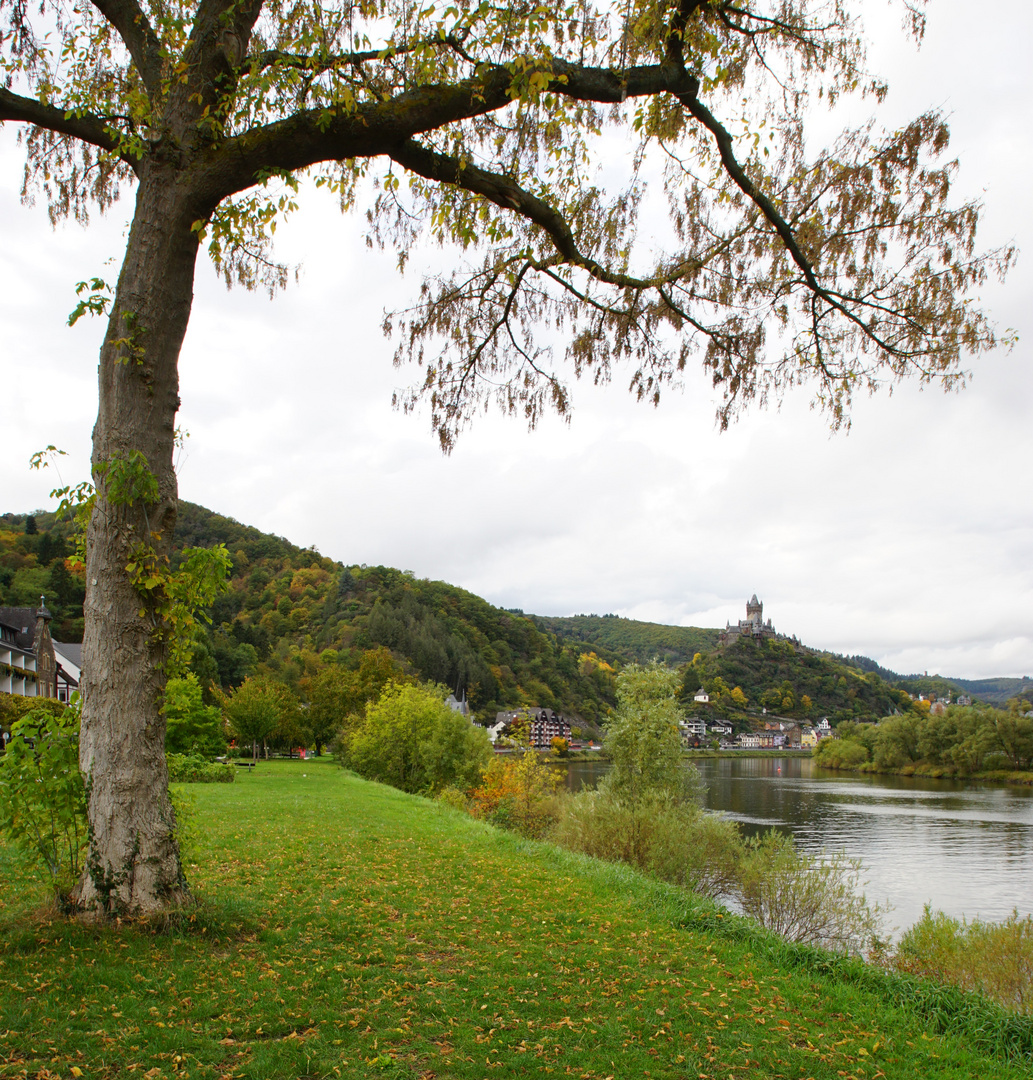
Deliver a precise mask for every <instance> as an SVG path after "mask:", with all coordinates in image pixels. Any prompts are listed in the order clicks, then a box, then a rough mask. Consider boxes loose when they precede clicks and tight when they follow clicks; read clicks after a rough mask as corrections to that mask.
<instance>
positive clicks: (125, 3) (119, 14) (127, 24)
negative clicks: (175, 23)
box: [92, 0, 162, 101]
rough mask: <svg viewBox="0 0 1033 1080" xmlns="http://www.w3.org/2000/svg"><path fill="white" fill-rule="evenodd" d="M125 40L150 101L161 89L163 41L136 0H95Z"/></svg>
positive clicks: (98, 7) (95, 3) (98, 8)
mask: <svg viewBox="0 0 1033 1080" xmlns="http://www.w3.org/2000/svg"><path fill="white" fill-rule="evenodd" d="M92 3H93V6H94V7H95V8H96V9H97V10H98V11H99V12H100V13H101V15H103V16H104V18H105V19H107V20H108V22H109V23H111V25H112V26H113V27H114V28H115V30H116V31H117V32H118V36H119V37H120V38H121V39H122V40H123V41H124V42H125V46H126V48H127V49H128V50H129V55H130V56H131V57H132V58H133V63H134V64H135V65H136V70H137V71H138V72H139V73H140V78H141V79H142V80H143V84H144V86H145V87H146V88H147V93H148V95H149V97H150V98H151V101H156V100H157V98H158V95H159V94H160V92H161V64H162V58H161V42H160V41H159V40H158V36H157V35H156V34H155V32H154V30H153V29H152V28H151V24H150V23H149V22H148V21H147V16H146V15H144V13H143V11H142V10H141V9H140V8H139V7H138V6H137V4H136V0H92Z"/></svg>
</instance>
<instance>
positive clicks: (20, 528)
mask: <svg viewBox="0 0 1033 1080" xmlns="http://www.w3.org/2000/svg"><path fill="white" fill-rule="evenodd" d="M216 543H223V544H225V545H226V547H227V549H228V550H229V552H230V554H231V556H232V570H231V577H230V583H229V589H228V591H227V592H226V593H225V595H223V596H221V597H220V598H219V599H218V600H217V601H216V603H215V605H214V606H213V608H212V609H211V612H210V615H211V618H212V624H211V626H210V627H209V628H207V629H205V630H204V631H202V632H201V633H200V634H199V636H198V638H197V641H196V642H195V648H194V668H195V671H196V672H197V674H198V676H199V677H200V678H201V681H202V684H204V685H207V684H208V683H210V682H214V683H217V684H221V685H222V686H223V687H231V686H236V685H238V684H239V683H240V682H241V681H242V680H243V679H244V678H246V677H247V676H248V675H253V674H267V675H271V676H273V677H275V678H277V679H279V680H281V681H284V682H287V683H289V684H291V685H292V686H295V687H296V688H299V689H301V690H302V691H303V690H304V685H303V684H304V680H305V679H306V678H307V677H312V676H315V675H318V673H319V672H320V670H321V669H323V668H325V667H326V666H327V665H334V664H338V665H343V666H345V667H349V668H350V667H357V666H358V664H359V663H360V660H361V658H362V656H363V654H364V653H365V652H367V651H368V650H370V649H375V648H378V647H379V648H383V649H385V650H389V651H390V653H391V656H392V657H393V663H394V664H395V665H396V666H397V667H399V668H404V669H405V670H407V671H409V672H411V673H414V674H417V675H419V676H421V677H422V678H424V679H430V680H433V681H435V682H440V683H443V684H445V685H446V686H448V687H449V688H450V689H452V690H453V691H455V692H456V693H457V694H458V695H462V694H463V693H465V694H466V695H467V696H468V698H469V700H470V702H471V705H472V706H473V708H474V709H475V711H476V714H477V716H478V718H479V719H481V720H487V719H489V718H493V717H494V714H495V712H497V711H498V710H500V709H504V708H514V707H517V706H521V705H536V706H545V707H548V708H555V709H558V710H560V711H562V712H564V713H567V714H568V715H571V716H574V717H580V718H581V719H582V720H584V721H586V722H587V723H588V724H598V723H599V722H600V721H602V720H603V719H604V718H605V716H606V713H607V711H608V710H609V708H610V707H612V705H613V704H614V677H615V669H617V668H619V667H620V666H621V665H622V664H624V663H627V662H630V661H639V662H645V661H649V660H651V659H653V658H654V657H658V658H660V659H662V660H664V661H665V662H667V663H669V664H671V665H672V666H675V667H678V668H682V669H683V673H684V690H685V695H686V702H687V703H688V704H690V706H691V704H692V694H693V692H694V691H695V689H696V688H697V687H699V686H700V685H703V686H704V687H705V688H706V689H708V691H710V690H712V691H713V693H712V695H711V702H710V703H709V704H708V705H706V706H705V709H706V711H709V712H714V711H717V712H718V713H721V714H723V715H725V716H726V717H728V718H730V719H733V718H734V719H736V720H741V721H742V723H743V724H744V725H746V724H747V722H748V719H749V718H750V717H753V718H756V717H758V716H760V715H763V712H762V710H765V709H766V710H767V712H768V713H769V714H771V713H775V714H779V715H789V716H791V717H793V718H797V719H805V718H813V717H815V716H818V715H829V716H835V717H839V718H844V717H846V716H848V715H849V716H852V717H853V718H857V719H860V718H865V719H869V718H876V717H878V716H882V715H885V714H886V713H887V712H891V711H893V710H894V709H895V708H898V707H906V706H904V701H903V699H901V697H900V694H899V690H900V689H906V690H908V691H910V692H911V693H926V694H928V693H935V694H937V695H945V694H946V693H947V692H948V691H953V692H954V693H957V691H958V690H964V691H967V692H969V693H973V694H975V695H977V696H979V697H980V698H983V699H984V700H987V701H991V702H994V703H1003V702H1004V701H1005V700H1007V699H1008V698H1010V697H1014V696H1017V695H1022V696H1027V695H1029V694H1030V688H1031V684H1030V682H1029V680H1017V679H995V680H980V681H979V682H969V681H967V680H947V679H943V678H940V677H939V676H929V677H927V676H900V675H897V674H896V673H895V672H890V671H886V670H883V669H881V668H879V666H878V665H877V664H875V663H874V662H873V661H871V660H869V659H867V658H866V657H842V656H834V655H831V654H824V653H817V652H815V651H814V650H811V649H806V648H803V647H797V646H793V645H791V644H790V643H788V642H771V643H767V644H765V645H756V646H754V645H752V644H749V643H741V644H739V645H735V646H730V647H728V648H722V647H719V646H718V644H717V636H718V631H717V630H712V629H702V628H699V627H684V626H664V625H661V624H657V623H647V622H639V621H637V620H634V619H624V618H621V617H619V616H616V615H604V616H597V615H579V616H573V617H570V618H551V617H545V616H536V615H524V613H523V612H520V611H516V610H510V611H507V610H503V609H501V608H496V607H493V606H492V605H490V604H489V603H487V602H486V601H485V600H482V599H481V598H480V597H477V596H474V595H473V594H472V593H469V592H466V591H465V590H464V589H460V588H457V587H456V586H453V585H448V584H446V583H444V582H440V581H423V580H418V579H417V578H415V577H413V576H412V575H411V574H407V573H404V572H403V571H400V570H395V569H392V568H390V567H385V566H374V567H370V566H345V565H344V564H342V563H340V562H336V561H334V560H332V559H329V558H326V557H325V556H323V555H321V554H320V553H319V552H318V551H315V550H312V549H306V548H300V547H298V546H297V545H295V544H292V543H290V542H289V541H288V540H286V539H284V538H282V537H278V536H272V535H269V534H267V533H263V532H260V531H259V530H258V529H254V528H251V527H249V526H246V525H241V524H240V523H239V522H237V521H234V520H233V519H232V518H227V517H223V516H222V515H220V514H215V513H213V512H212V511H210V510H206V509H205V508H204V507H201V506H197V505H195V504H193V503H188V502H183V503H181V504H180V511H179V518H178V522H177V527H176V537H175V544H176V551H177V552H178V551H181V550H182V548H184V547H188V546H210V545H212V544H216ZM72 548H73V545H72V544H71V542H70V526H69V525H68V524H67V523H66V522H62V521H58V520H56V519H55V516H54V515H53V514H52V513H44V512H42V511H39V512H37V513H36V514H30V515H24V514H22V515H15V514H5V515H3V516H0V605H10V606H30V605H34V604H36V603H38V600H39V597H40V595H45V596H46V598H47V606H48V607H49V608H50V610H51V611H52V612H53V614H54V623H53V625H52V630H53V632H54V636H55V638H57V639H58V640H65V641H78V640H81V635H82V601H83V579H82V573H81V571H77V570H76V569H75V566H74V564H73V563H72V562H71V561H70V560H69V559H68V556H69V555H70V554H71V552H72ZM696 654H700V659H699V660H698V661H697V662H696V663H695V664H693V658H694V657H695V656H696ZM735 691H738V693H737V694H736V693H734V692H735Z"/></svg>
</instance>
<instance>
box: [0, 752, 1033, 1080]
mask: <svg viewBox="0 0 1033 1080" xmlns="http://www.w3.org/2000/svg"><path fill="white" fill-rule="evenodd" d="M189 797H190V805H191V806H192V807H193V808H194V809H193V811H192V820H193V821H194V822H195V824H194V825H193V827H192V828H191V829H190V831H189V833H187V835H186V837H185V838H184V840H183V841H182V842H183V843H184V844H185V846H186V861H187V862H188V864H189V869H188V873H189V876H190V882H191V886H192V887H193V889H194V890H195V894H196V895H197V896H198V897H199V898H200V900H201V903H200V904H199V905H198V907H197V908H196V909H195V910H193V911H191V912H190V921H189V923H188V922H187V921H186V919H185V917H184V918H182V919H181V921H178V922H174V923H173V925H172V928H171V929H168V930H165V931H164V932H163V931H162V930H161V929H157V930H156V929H155V928H154V927H153V926H147V925H146V924H144V925H143V927H142V928H140V929H136V928H135V927H127V926H123V927H122V928H121V930H118V931H116V930H108V929H104V928H97V927H94V926H84V925H83V924H81V923H79V922H76V921H74V920H66V919H61V918H55V917H53V914H52V913H51V912H49V911H48V910H47V909H46V907H45V906H44V905H45V903H46V901H47V899H48V897H47V896H46V894H45V890H44V888H43V886H42V885H41V884H40V883H39V882H38V881H37V880H35V879H33V878H31V877H29V876H28V873H27V871H26V870H25V868H24V864H23V863H22V862H21V861H20V860H18V861H16V860H15V859H14V858H13V857H12V856H13V852H11V850H10V849H9V848H7V847H5V846H3V845H0V871H2V872H3V874H4V881H5V885H6V887H5V888H4V889H3V890H0V928H2V930H3V933H2V934H0V970H2V971H3V977H4V985H6V986H7V987H8V988H9V989H8V991H7V992H6V993H4V994H2V995H0V1031H3V1033H4V1035H3V1053H4V1065H5V1069H4V1071H3V1075H4V1076H7V1077H12V1078H14V1077H25V1076H29V1077H39V1078H46V1077H54V1078H56V1077H74V1076H77V1075H81V1076H83V1077H84V1078H85V1080H92V1078H94V1077H97V1078H104V1080H108V1078H115V1077H118V1076H123V1077H132V1076H139V1077H141V1078H143V1077H147V1076H150V1077H152V1078H155V1080H157V1078H174V1077H184V1078H186V1077H190V1078H192V1080H217V1078H220V1077H231V1076H236V1077H244V1076H246V1077H248V1078H249V1080H283V1078H290V1077H339V1078H340V1080H370V1078H371V1077H379V1078H382V1080H416V1078H417V1077H420V1078H423V1080H432V1078H435V1077H437V1078H440V1080H446V1078H447V1080H484V1078H485V1077H489V1076H490V1077H493V1078H495V1080H528V1078H530V1077H535V1076H537V1077H542V1078H543V1080H545V1078H548V1077H554V1078H556V1080H560V1078H566V1077H574V1078H579V1080H605V1078H608V1077H613V1076H618V1077H621V1078H625V1077H649V1078H650V1080H687V1078H689V1077H691V1078H693V1080H695V1078H697V1077H700V1078H703V1080H716V1078H718V1077H720V1078H721V1080H725V1078H726V1077H729V1076H734V1077H743V1078H746V1077H752V1078H754V1080H757V1078H760V1077H779V1076H781V1077H794V1078H803V1077H815V1078H821V1080H837V1077H839V1076H842V1077H847V1076H852V1077H856V1078H861V1077H865V1078H869V1080H870V1078H872V1077H877V1076H880V1075H882V1076H886V1077H890V1078H891V1080H895V1078H904V1077H907V1078H915V1077H922V1078H926V1077H930V1078H932V1077H935V1078H936V1080H962V1078H971V1077H993V1078H995V1080H1020V1078H1023V1077H1026V1078H1028V1076H1029V1058H1028V1055H1029V1052H1030V1046H1031V1041H1033V1040H1031V1030H1030V1028H1031V1025H1030V1023H1029V1021H1028V1019H1024V1018H1022V1017H1017V1016H1014V1015H1010V1014H1008V1013H1006V1012H1004V1011H1003V1010H1002V1009H999V1008H997V1007H996V1006H993V1005H990V1004H989V1003H987V1002H985V1001H983V1000H981V999H978V998H975V997H974V996H971V995H962V994H960V993H959V992H957V991H952V990H950V989H946V988H941V987H937V986H934V985H932V984H929V983H921V982H919V981H918V980H917V979H913V978H910V977H907V976H900V975H893V974H889V973H886V972H883V971H881V970H879V969H878V968H875V967H867V966H865V965H863V964H861V963H860V962H859V961H852V960H846V959H844V958H841V957H835V956H832V955H830V954H827V953H821V952H818V951H816V950H814V949H809V948H805V947H801V946H791V945H788V944H787V943H785V942H784V941H781V940H780V939H777V938H775V937H774V936H773V935H770V934H767V933H765V932H764V931H761V930H759V929H757V928H756V927H753V926H751V925H750V924H749V923H747V922H746V921H745V920H743V919H741V918H738V917H737V916H735V915H733V914H731V913H730V912H726V911H722V910H719V909H717V908H716V907H715V906H714V905H713V904H712V903H711V902H710V901H707V900H704V899H702V898H700V897H698V896H695V895H694V894H692V893H690V892H688V891H687V890H679V889H676V888H674V887H673V886H667V885H663V884H660V883H659V882H656V881H650V880H648V879H647V878H644V877H642V876H641V875H640V874H638V873H635V872H633V871H631V870H630V869H628V868H627V867H618V866H613V865H610V864H606V863H603V862H601V861H597V860H595V859H586V858H581V857H576V856H572V855H570V854H569V853H566V852H564V851H562V850H561V849H560V848H558V847H556V846H554V845H552V844H539V843H531V842H528V841H525V840H521V839H519V838H517V837H515V836H513V835H512V834H508V833H505V832H502V831H501V830H497V829H493V828H490V827H488V826H486V825H484V824H482V823H481V822H477V821H474V820H473V819H472V818H470V817H468V816H466V815H463V814H458V813H456V812H455V811H451V810H449V809H447V808H446V807H445V806H443V805H442V804H441V803H434V802H430V801H428V800H424V799H418V798H415V797H413V796H410V795H405V794H403V793H402V792H399V791H395V790H394V789H393V788H389V787H384V786H381V785H379V784H371V783H367V782H365V781H362V780H359V779H358V778H357V777H355V776H351V775H349V774H347V773H345V772H343V771H342V770H339V769H337V768H336V767H335V766H334V765H332V764H324V763H313V762H312V761H311V759H310V760H309V761H307V762H304V763H301V762H286V761H284V762H264V763H263V764H262V765H260V766H259V767H258V768H257V769H256V770H255V772H254V773H253V774H251V773H248V774H246V775H242V776H240V777H239V778H238V780H237V782H236V783H233V784H197V785H190V796H189ZM1009 1058H1011V1059H1012V1060H1009Z"/></svg>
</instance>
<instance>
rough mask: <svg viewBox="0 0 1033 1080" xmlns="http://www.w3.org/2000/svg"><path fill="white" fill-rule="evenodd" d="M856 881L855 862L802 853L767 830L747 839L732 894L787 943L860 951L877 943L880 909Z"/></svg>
mask: <svg viewBox="0 0 1033 1080" xmlns="http://www.w3.org/2000/svg"><path fill="white" fill-rule="evenodd" d="M859 885H860V864H859V863H857V862H854V861H852V860H850V859H847V858H846V857H845V856H843V855H833V856H832V857H831V858H827V859H818V858H814V857H812V856H810V855H806V854H804V853H803V852H801V851H799V850H797V848H796V847H795V846H794V844H793V841H792V838H790V837H788V836H783V835H782V834H781V833H778V832H776V831H775V830H774V829H772V830H771V831H770V832H768V833H765V834H764V835H763V836H761V837H753V838H751V839H750V840H748V841H747V843H746V855H745V858H744V859H743V860H742V861H741V863H740V866H739V871H738V881H737V883H736V887H735V898H736V900H738V902H739V904H740V905H741V907H742V910H743V912H744V914H746V915H749V916H750V917H751V918H753V919H756V920H757V922H759V923H760V924H761V925H762V926H765V927H767V928H768V929H769V930H771V931H773V932H774V933H776V934H778V935H779V936H780V937H783V938H785V939H786V941H793V942H798V943H801V944H805V945H817V946H820V947H822V948H826V949H831V950H833V951H834V952H843V953H859V954H863V953H866V952H869V951H870V950H871V949H872V947H873V946H874V945H875V944H876V942H877V939H878V932H879V921H880V914H881V909H880V908H879V907H878V905H875V906H872V905H870V904H869V903H868V901H867V900H866V899H865V897H864V894H863V893H860V892H858V888H859Z"/></svg>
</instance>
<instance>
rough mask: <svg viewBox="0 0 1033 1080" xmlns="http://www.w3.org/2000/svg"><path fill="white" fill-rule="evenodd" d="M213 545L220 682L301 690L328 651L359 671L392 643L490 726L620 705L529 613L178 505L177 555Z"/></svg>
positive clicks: (583, 660)
mask: <svg viewBox="0 0 1033 1080" xmlns="http://www.w3.org/2000/svg"><path fill="white" fill-rule="evenodd" d="M216 543H224V544H225V545H226V547H227V548H228V549H229V551H230V553H231V555H232V557H233V568H232V571H231V580H230V589H229V591H228V592H227V593H226V594H225V595H224V596H221V597H220V598H219V599H218V600H217V601H216V603H215V605H214V606H213V608H212V610H211V616H212V627H211V630H210V631H209V632H208V633H207V635H206V641H205V642H203V643H202V645H203V646H204V647H205V648H207V650H208V651H209V653H210V661H211V663H214V667H215V669H216V670H217V677H218V679H219V681H220V682H221V683H222V684H223V685H227V686H228V685H234V684H236V683H237V682H239V681H240V680H241V679H242V678H243V677H244V676H245V675H247V674H250V673H251V672H252V671H255V670H264V671H268V672H270V673H272V674H275V675H277V676H278V677H280V678H283V679H285V680H287V681H290V682H297V681H298V680H300V678H301V677H302V676H303V675H304V674H306V673H309V674H310V673H311V672H312V671H313V670H314V669H315V668H316V667H317V666H318V664H319V663H320V662H321V661H320V655H321V654H322V653H323V652H324V651H325V650H327V649H331V650H334V652H336V653H337V654H338V656H337V659H336V662H344V663H357V662H358V657H359V656H360V655H361V653H362V651H363V650H366V649H370V648H374V647H376V646H384V647H386V648H388V649H390V650H391V652H392V653H393V654H394V655H395V656H396V657H397V658H398V659H399V660H401V661H402V662H404V663H405V664H406V665H407V666H408V667H409V668H410V669H411V670H413V671H415V672H417V673H418V674H419V675H420V676H422V677H423V678H425V679H430V680H433V681H435V682H440V683H443V684H444V685H446V686H448V687H449V688H450V689H451V690H453V691H454V692H455V693H456V694H457V695H458V696H461V695H463V694H466V695H467V696H468V698H469V700H470V703H471V705H472V707H473V708H474V710H475V711H476V713H477V715H478V716H479V717H480V718H482V719H488V718H494V714H495V713H496V712H497V711H499V710H502V709H511V708H514V707H518V706H521V705H541V706H545V707H546V708H554V709H559V710H562V711H564V712H566V713H568V714H570V715H572V716H575V717H580V718H581V719H582V720H584V721H586V722H587V723H589V724H592V725H595V724H598V723H599V722H600V721H601V720H602V719H603V718H604V717H605V715H606V713H607V712H608V710H609V709H610V708H611V707H612V705H613V704H614V700H615V699H614V673H613V670H612V668H611V667H610V666H609V665H607V664H605V663H602V662H599V661H598V660H597V659H595V658H591V657H587V656H586V657H583V656H582V650H581V648H580V646H579V645H577V644H576V643H567V642H564V641H561V640H560V639H559V638H557V637H556V635H554V634H551V633H547V632H544V631H543V630H541V629H540V628H538V627H537V626H535V624H534V622H533V621H532V620H531V619H529V618H527V617H525V616H523V615H520V614H516V613H514V612H510V611H504V610H503V609H501V608H496V607H493V606H492V605H491V604H489V603H488V602H487V601H485V600H482V599H481V598H480V597H478V596H475V595H474V594H473V593H469V592H467V591H466V590H464V589H460V588H458V587H456V586H454V585H448V584H446V583H445V582H442V581H426V580H421V579H418V578H416V577H414V576H413V575H412V574H408V573H405V572H403V571H401V570H395V569H393V568H391V567H387V566H345V565H344V564H342V563H339V562H335V561H333V560H331V559H328V558H326V557H325V556H323V555H320V554H319V552H317V551H314V550H312V549H310V548H309V549H306V548H299V547H297V546H295V545H294V544H291V543H290V542H289V541H287V540H285V539H283V538H282V537H277V536H271V535H269V534H266V533H262V532H259V531H258V530H257V529H253V528H250V527H249V526H246V525H241V524H240V523H239V522H236V521H234V520H233V519H232V518H227V517H223V516H222V515H220V514H215V513H212V512H211V511H210V510H206V509H205V508H204V507H201V506H197V505H195V504H193V503H187V502H182V503H180V511H179V518H178V521H177V525H176V547H177V549H181V548H182V547H185V546H189V545H200V546H210V545H212V544H216ZM204 662H205V658H204V657H201V658H199V660H198V663H199V665H200V664H203V663H204ZM210 667H211V664H209V671H208V674H209V677H214V675H213V673H212V671H211V670H210Z"/></svg>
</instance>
